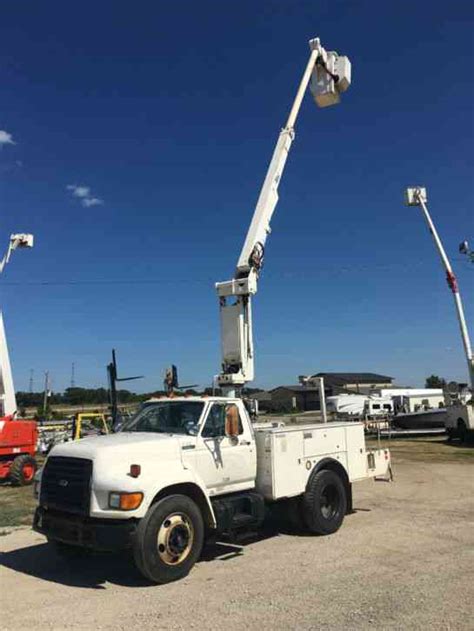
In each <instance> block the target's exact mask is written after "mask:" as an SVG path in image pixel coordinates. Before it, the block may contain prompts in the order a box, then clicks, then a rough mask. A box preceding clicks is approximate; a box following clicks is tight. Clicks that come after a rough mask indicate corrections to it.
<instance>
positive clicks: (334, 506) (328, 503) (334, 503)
mask: <svg viewBox="0 0 474 631" xmlns="http://www.w3.org/2000/svg"><path fill="white" fill-rule="evenodd" d="M319 506H320V509H321V514H322V516H323V517H324V518H325V519H332V518H333V517H334V516H335V514H336V513H337V511H338V508H339V492H338V490H337V488H336V486H335V485H334V484H328V485H327V486H325V487H324V489H323V492H322V493H321V497H320V502H319Z"/></svg>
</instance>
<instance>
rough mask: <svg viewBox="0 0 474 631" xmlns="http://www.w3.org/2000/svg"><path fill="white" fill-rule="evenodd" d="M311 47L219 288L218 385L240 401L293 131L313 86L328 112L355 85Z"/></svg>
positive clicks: (341, 64) (335, 60) (345, 66)
mask: <svg viewBox="0 0 474 631" xmlns="http://www.w3.org/2000/svg"><path fill="white" fill-rule="evenodd" d="M309 46H310V50H311V52H310V56H309V60H308V63H307V65H306V69H305V71H304V73H303V77H302V79H301V82H300V85H299V87H298V91H297V93H296V97H295V100H294V102H293V106H292V108H291V111H290V114H289V116H288V120H287V122H286V125H285V127H284V128H283V129H282V130H281V132H280V135H279V137H278V141H277V144H276V147H275V150H274V152H273V156H272V159H271V162H270V166H269V167H268V171H267V174H266V177H265V180H264V182H263V186H262V189H261V191H260V195H259V198H258V201H257V205H256V208H255V211H254V214H253V218H252V222H251V224H250V228H249V231H248V233H247V237H246V239H245V242H244V246H243V248H242V251H241V253H240V257H239V260H238V262H237V268H236V271H235V275H234V278H233V279H232V280H230V281H225V282H222V283H216V289H217V294H218V296H219V305H220V317H221V338H222V339H221V343H222V372H221V373H220V374H219V375H218V377H217V382H218V384H219V386H220V387H221V388H223V390H224V393H225V394H226V395H228V396H235V391H236V389H239V388H241V387H242V386H243V385H244V384H245V383H247V382H248V381H252V379H253V378H254V347H253V333H252V304H251V301H252V295H253V294H256V293H257V282H258V276H259V272H260V269H261V268H262V265H263V257H264V252H265V243H266V240H267V237H268V235H269V234H270V221H271V218H272V215H273V212H274V210H275V207H276V205H277V202H278V186H279V184H280V181H281V178H282V175H283V171H284V169H285V164H286V160H287V158H288V154H289V151H290V148H291V145H292V143H293V140H294V137H295V131H294V126H295V123H296V119H297V117H298V113H299V110H300V107H301V103H302V101H303V97H304V95H305V93H306V89H307V87H308V84H309V85H310V89H311V92H312V93H313V96H314V99H315V101H316V104H317V105H318V106H319V107H327V106H330V105H335V104H336V103H338V102H339V100H340V96H339V95H340V93H342V92H344V91H345V90H347V88H348V87H349V85H350V82H351V64H350V61H349V59H348V58H347V57H342V56H339V55H338V54H337V53H336V52H334V51H331V52H326V50H325V49H324V48H323V47H322V46H321V44H320V41H319V38H316V39H312V40H310V42H309Z"/></svg>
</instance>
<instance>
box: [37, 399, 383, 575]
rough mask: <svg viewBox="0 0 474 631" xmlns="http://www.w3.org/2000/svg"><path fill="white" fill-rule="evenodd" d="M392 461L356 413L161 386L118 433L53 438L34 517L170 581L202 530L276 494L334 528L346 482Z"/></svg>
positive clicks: (313, 524)
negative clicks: (271, 405) (318, 417)
mask: <svg viewBox="0 0 474 631" xmlns="http://www.w3.org/2000/svg"><path fill="white" fill-rule="evenodd" d="M389 470H390V454H389V452H388V450H386V449H379V450H374V451H371V450H367V448H366V446H365V438H364V428H363V425H362V424H361V423H354V422H349V423H337V422H334V423H322V424H313V425H290V426H284V425H282V424H281V423H277V424H276V426H273V425H272V424H265V425H263V424H262V425H259V424H258V423H257V424H252V422H251V419H250V417H249V415H248V413H247V410H246V407H245V405H244V404H243V401H242V399H239V398H235V399H231V398H225V397H167V398H162V399H157V400H152V401H150V402H148V403H147V404H146V405H145V406H144V407H143V409H142V410H141V411H139V412H138V414H137V415H136V416H135V417H134V418H133V419H132V420H131V421H129V422H128V423H127V424H126V425H125V426H124V427H123V429H122V431H120V432H119V433H116V434H110V435H107V436H94V437H90V438H84V439H83V440H80V441H77V442H74V443H66V444H61V445H57V446H56V447H54V448H53V450H52V451H51V453H50V455H49V457H48V459H47V461H46V464H45V466H44V469H43V470H42V473H41V477H40V479H39V480H38V482H37V493H38V497H39V506H38V508H37V509H36V513H35V517H34V529H35V530H36V531H37V532H39V533H42V534H44V535H45V536H46V537H47V539H48V541H49V542H50V544H51V545H52V546H54V547H55V548H56V549H57V550H58V551H59V552H60V553H62V554H66V555H71V554H74V553H77V552H80V551H81V550H83V551H85V550H125V549H130V550H132V551H133V557H134V560H135V564H136V566H137V568H138V569H139V570H140V571H141V572H142V574H143V575H144V576H146V577H147V578H148V579H150V580H151V581H154V582H156V583H167V582H169V581H173V580H176V579H179V578H181V577H183V576H185V575H186V574H187V573H188V572H189V571H190V570H191V568H192V567H193V565H194V564H195V562H196V561H197V560H198V558H199V556H200V554H201V550H202V547H203V544H204V542H205V540H206V539H207V538H209V537H218V536H223V535H235V534H236V533H242V532H245V531H255V530H256V529H257V528H259V527H260V526H261V525H262V523H263V521H264V519H265V516H266V514H267V511H268V509H269V508H271V507H272V506H273V505H275V503H283V508H284V510H285V511H288V512H291V517H292V521H293V523H295V522H296V523H299V524H300V526H301V528H304V529H306V530H307V531H308V532H309V533H313V534H315V535H330V534H331V533H334V532H336V531H337V530H338V528H339V527H340V526H341V524H342V522H343V519H344V516H345V515H346V514H347V513H349V512H351V509H352V485H353V483H354V482H357V481H359V480H365V479H367V478H375V477H376V476H387V475H388V474H389Z"/></svg>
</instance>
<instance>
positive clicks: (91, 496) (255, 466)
mask: <svg viewBox="0 0 474 631" xmlns="http://www.w3.org/2000/svg"><path fill="white" fill-rule="evenodd" d="M310 48H311V53H310V61H309V63H308V65H307V67H306V70H305V73H304V75H303V80H302V82H301V85H300V88H299V90H298V93H297V96H296V99H295V103H294V105H293V108H292V110H291V113H290V117H289V119H288V123H287V125H286V127H285V128H284V130H283V131H282V133H281V134H280V138H279V140H278V143H277V148H276V150H275V153H274V156H273V159H272V162H271V164H270V168H269V172H268V174H267V177H266V179H265V183H264V187H263V189H262V193H261V195H260V198H259V202H258V204H257V209H256V210H255V214H254V218H253V220H252V224H251V226H250V230H249V234H248V236H247V239H246V242H245V245H244V249H243V251H242V255H241V257H240V259H239V263H238V266H237V273H236V277H235V279H234V280H232V281H229V282H227V283H219V284H218V286H217V290H218V294H219V298H220V307H221V321H222V349H223V365H222V373H221V374H220V375H219V378H218V380H219V385H220V386H221V388H222V389H223V390H224V393H225V396H223V397H174V396H171V395H170V396H169V397H165V398H163V399H158V400H153V401H150V402H148V404H146V405H145V406H144V407H143V408H142V409H141V410H140V412H139V413H138V414H137V415H136V416H135V417H134V418H133V419H132V420H131V421H129V422H127V423H125V424H124V426H123V427H122V429H121V431H120V433H116V434H112V435H109V436H99V437H93V438H86V439H83V440H81V441H76V442H74V443H70V444H68V445H58V446H56V447H54V448H53V450H52V451H51V453H50V456H49V457H48V459H47V461H46V465H45V467H44V470H43V472H42V474H41V476H40V479H38V481H37V489H36V491H37V494H38V498H39V505H38V508H37V510H36V512H35V517H34V528H35V530H37V531H38V532H40V533H43V534H44V535H45V536H46V537H47V538H48V541H49V542H50V544H51V545H53V546H55V547H56V549H57V550H59V551H60V552H61V553H64V554H68V555H69V554H71V553H72V554H73V553H75V552H77V551H78V550H79V551H80V550H81V549H82V550H87V549H126V548H131V549H132V551H133V555H134V559H135V563H136V565H137V567H138V569H139V570H140V571H141V572H142V573H143V574H144V575H145V576H146V577H147V578H149V579H150V580H152V581H155V582H156V583H166V582H169V581H172V580H176V579H179V578H181V577H183V576H185V575H186V574H187V573H188V572H189V571H190V569H191V568H192V566H193V565H194V563H195V562H196V560H197V559H198V558H199V555H200V553H201V550H202V546H203V543H204V540H205V538H207V537H211V536H214V537H215V536H219V535H222V534H229V535H233V534H235V533H238V532H242V531H248V530H255V528H258V527H259V526H260V525H261V524H262V522H263V520H264V518H265V515H266V513H267V511H268V510H269V509H270V508H271V507H272V506H273V505H274V504H275V503H276V502H280V503H284V505H285V507H286V509H287V511H288V512H291V513H292V514H293V517H294V520H296V521H297V522H298V523H299V524H300V526H301V527H304V528H305V529H306V530H307V531H308V532H309V533H313V534H331V533H333V532H335V531H336V530H338V528H339V527H340V526H341V524H342V521H343V519H344V516H345V515H346V514H347V513H348V512H351V509H352V484H353V483H354V482H357V481H358V480H363V479H367V478H375V477H376V476H379V475H384V476H387V475H389V473H390V454H389V452H388V450H386V449H379V450H374V451H370V450H368V449H367V448H366V446H365V440H364V428H363V426H362V424H355V423H324V424H321V425H319V426H318V425H310V426H304V427H299V426H298V427H291V428H287V427H281V426H278V427H272V426H270V427H269V426H265V427H263V426H259V425H257V426H255V427H254V426H253V425H252V422H251V419H250V416H249V414H248V412H247V409H246V407H245V405H244V403H243V401H242V399H240V398H236V397H234V396H233V393H234V391H235V390H238V389H239V388H240V387H241V386H242V385H243V384H245V383H246V382H247V381H248V380H250V379H252V378H253V342H252V328H251V313H250V299H251V296H252V295H253V294H254V293H255V292H256V287H257V277H258V272H259V270H260V268H261V264H262V257H263V247H264V244H265V240H266V236H267V234H268V232H269V221H270V217H271V215H272V213H273V210H274V207H275V204H276V200H277V198H278V197H277V193H276V189H277V186H278V183H279V181H280V178H281V174H282V171H283V166H284V163H285V160H286V155H287V153H288V150H289V148H290V145H291V142H292V140H293V125H294V121H295V119H296V114H297V112H298V110H299V107H300V105H301V100H302V98H303V94H304V92H305V90H306V87H307V85H308V82H309V80H310V78H311V76H312V77H313V90H314V93H315V98H316V101H317V102H318V103H319V104H320V105H323V106H326V105H329V104H331V103H334V102H337V101H338V99H339V92H340V91H342V90H343V89H345V88H346V87H347V85H348V81H349V69H350V66H349V61H348V60H346V59H345V58H341V57H339V56H338V55H337V54H336V53H327V52H326V51H325V50H324V48H322V46H321V45H320V42H319V40H312V41H311V42H310ZM338 86H340V89H339V87H338Z"/></svg>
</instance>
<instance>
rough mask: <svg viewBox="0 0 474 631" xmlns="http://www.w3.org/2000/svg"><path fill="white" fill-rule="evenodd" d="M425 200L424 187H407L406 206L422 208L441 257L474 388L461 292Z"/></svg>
mask: <svg viewBox="0 0 474 631" xmlns="http://www.w3.org/2000/svg"><path fill="white" fill-rule="evenodd" d="M426 202H427V195H426V189H425V188H421V187H413V188H408V189H407V191H406V203H407V205H408V206H419V207H420V208H421V209H422V211H423V214H424V216H425V219H426V223H427V224H428V228H429V231H430V232H431V235H432V237H433V240H434V242H435V245H436V248H437V250H438V253H439V256H440V258H441V262H442V263H443V265H444V268H445V270H446V280H447V282H448V285H449V288H450V289H451V292H452V294H453V297H454V304H455V305H456V313H457V316H458V321H459V328H460V329H461V337H462V342H463V345H464V351H465V353H466V359H467V366H468V373H469V381H470V384H471V389H472V390H474V360H473V357H472V347H471V340H470V339H469V332H468V330H467V324H466V318H465V316H464V308H463V304H462V300H461V294H460V293H459V287H458V282H457V279H456V276H455V275H454V272H453V270H452V267H451V263H450V262H449V259H448V257H447V255H446V252H445V250H444V247H443V244H442V243H441V239H440V238H439V235H438V232H437V230H436V228H435V225H434V223H433V220H432V219H431V216H430V213H429V212H428V208H427V206H426Z"/></svg>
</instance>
